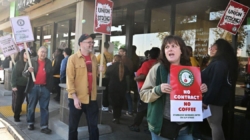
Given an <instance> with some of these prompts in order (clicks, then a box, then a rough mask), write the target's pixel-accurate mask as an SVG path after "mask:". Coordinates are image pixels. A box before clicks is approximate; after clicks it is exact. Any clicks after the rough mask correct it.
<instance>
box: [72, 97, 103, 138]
mask: <svg viewBox="0 0 250 140" xmlns="http://www.w3.org/2000/svg"><path fill="white" fill-rule="evenodd" d="M98 111H99V109H98V105H97V101H90V102H89V104H82V105H81V109H76V108H75V105H74V100H73V99H69V136H68V139H69V140H77V139H78V132H77V128H78V124H79V121H80V118H81V116H82V113H83V112H84V113H85V115H86V120H87V123H88V129H89V140H99V130H98V127H97V123H98Z"/></svg>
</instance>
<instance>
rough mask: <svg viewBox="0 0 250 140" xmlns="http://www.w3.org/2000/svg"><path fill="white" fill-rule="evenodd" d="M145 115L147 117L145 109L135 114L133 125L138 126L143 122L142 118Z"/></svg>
mask: <svg viewBox="0 0 250 140" xmlns="http://www.w3.org/2000/svg"><path fill="white" fill-rule="evenodd" d="M146 115H147V109H146V110H143V111H140V112H137V114H136V116H135V119H134V124H133V125H136V126H140V125H141V122H142V120H143V117H144V116H146Z"/></svg>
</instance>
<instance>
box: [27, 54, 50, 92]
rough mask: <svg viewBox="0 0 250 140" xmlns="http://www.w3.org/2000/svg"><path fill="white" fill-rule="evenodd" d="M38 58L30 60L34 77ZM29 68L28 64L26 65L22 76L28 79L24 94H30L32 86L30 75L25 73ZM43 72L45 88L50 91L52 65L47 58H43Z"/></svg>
mask: <svg viewBox="0 0 250 140" xmlns="http://www.w3.org/2000/svg"><path fill="white" fill-rule="evenodd" d="M37 59H38V57H33V58H31V64H32V67H33V68H34V75H35V76H36V74H37V71H38V62H37ZM28 68H29V63H26V65H25V67H24V71H23V76H25V77H28V82H27V86H26V89H25V93H30V90H31V89H32V88H33V86H34V82H33V80H32V76H31V73H30V72H29V71H27V70H28ZM45 71H46V87H47V89H48V90H49V91H51V89H52V87H53V74H52V63H51V61H50V60H49V59H48V58H45Z"/></svg>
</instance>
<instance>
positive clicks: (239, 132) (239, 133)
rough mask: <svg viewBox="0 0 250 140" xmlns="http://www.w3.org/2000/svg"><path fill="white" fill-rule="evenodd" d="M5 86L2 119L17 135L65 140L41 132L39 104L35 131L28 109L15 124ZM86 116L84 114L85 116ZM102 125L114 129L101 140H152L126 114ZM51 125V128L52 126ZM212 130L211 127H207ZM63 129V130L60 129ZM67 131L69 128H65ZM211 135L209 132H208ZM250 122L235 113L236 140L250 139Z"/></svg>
mask: <svg viewBox="0 0 250 140" xmlns="http://www.w3.org/2000/svg"><path fill="white" fill-rule="evenodd" d="M4 91H5V90H4V88H3V85H2V84H0V118H2V119H3V120H4V121H6V122H8V124H9V125H10V126H11V127H13V128H15V130H16V131H17V133H19V135H21V136H22V137H23V139H24V140H64V139H65V138H63V135H65V134H62V133H59V134H56V133H55V132H56V131H55V129H56V128H53V127H50V128H51V129H52V133H51V134H50V135H46V134H43V133H41V132H40V128H39V126H40V112H39V111H40V109H39V104H38V105H37V109H36V114H35V117H36V119H35V120H36V122H35V130H33V131H30V130H28V129H27V123H26V115H25V113H26V109H25V107H24V106H23V109H22V111H23V112H22V115H21V118H20V119H21V122H18V123H17V122H14V119H13V112H12V109H11V102H12V97H11V96H3V95H2V92H4ZM237 91H238V94H236V104H237V101H240V100H241V98H242V90H241V89H240V90H237ZM53 96H55V95H51V100H50V105H49V111H50V125H51V124H52V122H51V121H55V120H59V107H60V105H59V103H57V102H55V101H54V100H53ZM83 115H84V114H83ZM102 116H103V117H102V124H104V125H109V126H110V127H111V129H112V132H111V133H109V134H105V135H100V140H118V139H119V140H150V139H151V136H150V134H146V133H145V132H144V129H145V124H146V121H145V120H144V121H143V123H142V125H141V126H140V130H141V131H140V132H132V131H130V130H129V128H128V126H129V125H131V124H132V123H133V119H134V117H128V116H126V115H125V112H123V115H122V117H121V120H120V123H121V124H114V123H113V122H112V118H113V117H112V114H111V113H108V112H102ZM50 125H49V126H50ZM206 128H208V129H210V128H209V127H206ZM58 129H62V128H58ZM63 129H67V128H65V127H64V128H63ZM206 132H208V133H210V132H209V131H206ZM249 132H250V121H249V120H247V119H246V118H245V116H244V113H239V112H235V119H234V138H233V139H235V140H247V139H249V138H250V133H249ZM208 135H209V134H208ZM0 137H1V138H2V135H1V133H0ZM209 139H211V138H209V137H207V138H206V140H209ZM82 140H88V138H85V139H82Z"/></svg>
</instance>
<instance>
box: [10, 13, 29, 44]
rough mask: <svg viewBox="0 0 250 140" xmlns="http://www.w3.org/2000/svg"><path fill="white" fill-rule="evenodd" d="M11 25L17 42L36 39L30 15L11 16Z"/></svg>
mask: <svg viewBox="0 0 250 140" xmlns="http://www.w3.org/2000/svg"><path fill="white" fill-rule="evenodd" d="M11 25H12V31H13V34H14V38H15V42H16V43H23V42H31V41H34V36H33V32H32V28H31V24H30V20H29V17H28V16H20V17H13V18H11Z"/></svg>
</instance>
